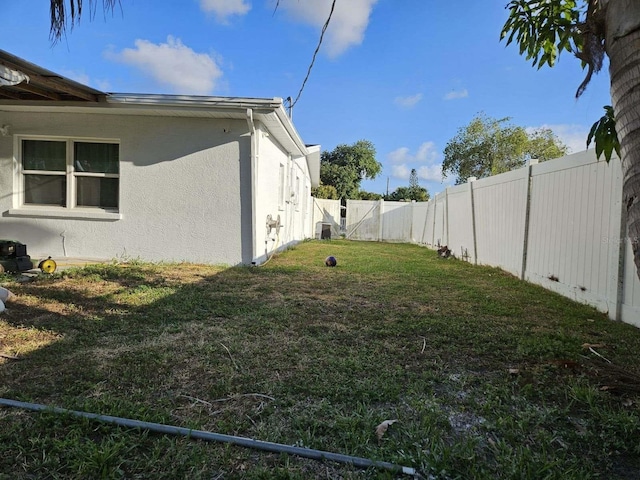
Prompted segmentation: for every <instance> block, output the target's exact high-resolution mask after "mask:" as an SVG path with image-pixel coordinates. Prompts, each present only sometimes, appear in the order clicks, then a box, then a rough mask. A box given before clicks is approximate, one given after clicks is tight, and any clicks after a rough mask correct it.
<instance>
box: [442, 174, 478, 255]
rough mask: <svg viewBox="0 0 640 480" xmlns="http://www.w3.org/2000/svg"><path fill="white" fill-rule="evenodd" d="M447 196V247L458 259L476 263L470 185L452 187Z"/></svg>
mask: <svg viewBox="0 0 640 480" xmlns="http://www.w3.org/2000/svg"><path fill="white" fill-rule="evenodd" d="M447 195H448V197H447V208H448V212H447V216H448V218H449V222H448V233H449V234H448V235H447V237H448V238H447V247H448V248H449V250H451V252H452V253H453V254H454V255H455V256H456V257H457V258H461V259H464V260H468V261H471V262H475V261H476V258H475V248H474V243H475V241H474V238H473V211H472V210H471V189H470V184H464V185H457V186H455V187H451V188H449V189H448V191H447Z"/></svg>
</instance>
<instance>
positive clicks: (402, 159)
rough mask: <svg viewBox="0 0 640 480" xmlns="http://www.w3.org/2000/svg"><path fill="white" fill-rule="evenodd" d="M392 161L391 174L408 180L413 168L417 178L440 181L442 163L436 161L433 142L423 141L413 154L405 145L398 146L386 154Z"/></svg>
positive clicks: (436, 156)
mask: <svg viewBox="0 0 640 480" xmlns="http://www.w3.org/2000/svg"><path fill="white" fill-rule="evenodd" d="M387 158H388V159H389V161H390V162H391V163H392V166H391V175H392V176H393V177H395V178H398V179H401V180H408V179H409V174H410V173H411V169H412V168H415V169H416V172H417V174H418V178H419V179H421V180H429V181H437V182H441V181H442V163H438V158H439V153H438V151H437V150H436V146H435V144H434V143H433V142H424V143H423V144H422V145H420V146H419V147H418V150H417V151H416V153H415V154H413V153H411V151H410V150H409V149H408V148H407V147H400V148H397V149H396V150H394V151H392V152H391V153H389V154H388V155H387Z"/></svg>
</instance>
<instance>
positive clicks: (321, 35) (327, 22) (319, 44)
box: [276, 0, 337, 108]
mask: <svg viewBox="0 0 640 480" xmlns="http://www.w3.org/2000/svg"><path fill="white" fill-rule="evenodd" d="M336 2H337V0H333V2H332V3H331V11H330V12H329V16H328V17H327V21H326V22H324V25H323V26H322V32H321V33H320V40H319V41H318V46H317V47H316V51H315V52H313V58H312V59H311V64H310V65H309V69H308V70H307V76H306V77H304V81H303V82H302V86H301V87H300V91H299V92H298V96H296V99H295V100H294V101H293V102H291V104H290V106H289V108H293V107H294V106H295V104H296V103H298V100H299V99H300V95H302V91H303V90H304V87H305V85H306V84H307V80H309V75H311V69H312V68H313V64H314V63H315V61H316V56H317V55H318V52H319V51H320V46H321V45H322V40H323V39H324V32H326V31H327V27H329V22H330V21H331V16H332V15H333V10H334V9H335V8H336ZM278 3H280V1H279V0H278ZM276 8H277V6H276Z"/></svg>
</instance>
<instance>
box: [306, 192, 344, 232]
mask: <svg viewBox="0 0 640 480" xmlns="http://www.w3.org/2000/svg"><path fill="white" fill-rule="evenodd" d="M323 223H325V224H327V223H328V224H330V225H331V236H332V237H339V236H340V200H328V199H325V198H314V199H313V225H314V228H315V237H316V238H320V234H321V232H322V224H323Z"/></svg>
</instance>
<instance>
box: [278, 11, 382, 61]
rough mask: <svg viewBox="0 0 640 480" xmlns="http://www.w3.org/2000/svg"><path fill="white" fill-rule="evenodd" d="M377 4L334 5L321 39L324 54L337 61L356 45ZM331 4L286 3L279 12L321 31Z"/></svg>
mask: <svg viewBox="0 0 640 480" xmlns="http://www.w3.org/2000/svg"><path fill="white" fill-rule="evenodd" d="M377 1H378V0H349V1H348V2H343V1H340V2H337V3H336V7H335V10H334V12H333V16H332V17H331V23H330V24H329V28H328V29H327V33H326V36H325V42H326V49H327V54H328V55H329V56H330V57H333V58H335V57H337V56H338V55H340V54H341V53H343V52H344V51H346V50H347V49H348V48H349V47H351V46H354V45H360V44H361V43H362V41H363V40H364V32H365V31H366V29H367V26H368V25H369V17H370V15H371V10H372V9H373V6H374V5H375V4H376V3H377ZM331 3H332V0H287V1H285V2H280V8H282V9H283V10H286V11H287V12H289V14H290V15H291V16H293V18H295V19H297V20H299V21H302V22H304V23H308V24H311V25H313V26H316V27H319V28H321V27H322V26H323V25H324V23H325V22H326V21H327V17H328V16H329V12H330V10H331Z"/></svg>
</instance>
